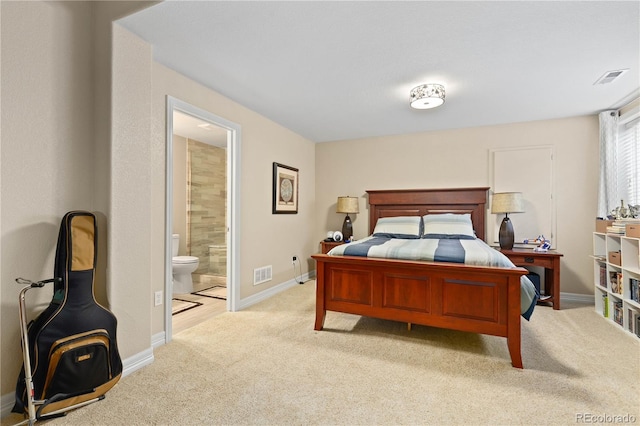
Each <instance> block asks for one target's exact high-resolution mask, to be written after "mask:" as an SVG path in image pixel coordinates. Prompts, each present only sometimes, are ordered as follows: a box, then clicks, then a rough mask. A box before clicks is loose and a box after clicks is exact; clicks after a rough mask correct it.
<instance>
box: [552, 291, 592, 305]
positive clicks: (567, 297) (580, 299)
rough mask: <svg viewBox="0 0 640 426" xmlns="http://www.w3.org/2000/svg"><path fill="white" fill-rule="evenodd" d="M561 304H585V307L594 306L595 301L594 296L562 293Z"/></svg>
mask: <svg viewBox="0 0 640 426" xmlns="http://www.w3.org/2000/svg"><path fill="white" fill-rule="evenodd" d="M560 301H561V302H576V303H584V304H585V305H594V304H595V299H594V296H593V294H577V293H563V292H560Z"/></svg>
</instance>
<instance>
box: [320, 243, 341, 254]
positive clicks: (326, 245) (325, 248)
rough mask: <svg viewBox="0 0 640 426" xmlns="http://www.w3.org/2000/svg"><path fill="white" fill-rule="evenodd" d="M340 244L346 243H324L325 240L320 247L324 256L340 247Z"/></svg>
mask: <svg viewBox="0 0 640 426" xmlns="http://www.w3.org/2000/svg"><path fill="white" fill-rule="evenodd" d="M340 244H344V242H343V241H324V240H323V241H321V242H320V247H321V250H322V254H327V253H329V250H331V249H332V248H334V247H335V246H339V245H340Z"/></svg>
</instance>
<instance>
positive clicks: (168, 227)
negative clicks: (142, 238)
mask: <svg viewBox="0 0 640 426" xmlns="http://www.w3.org/2000/svg"><path fill="white" fill-rule="evenodd" d="M166 122H167V129H166V141H167V143H166V170H165V174H166V183H165V186H166V191H165V193H166V200H165V218H166V223H165V307H166V309H165V342H166V343H168V342H170V341H171V339H172V335H173V315H172V302H173V288H174V285H173V267H172V258H173V253H172V247H173V235H174V234H176V228H175V225H174V218H175V216H176V212H175V211H174V201H175V200H174V191H173V188H174V181H176V182H177V181H179V180H180V178H181V176H174V173H175V172H174V166H175V165H174V154H175V153H174V142H175V143H177V144H178V146H179V144H180V140H179V139H182V138H184V139H192V140H193V142H191V146H192V147H193V152H198V150H203V149H204V150H206V149H207V144H210V145H211V148H212V149H211V150H212V151H216V150H217V151H218V154H216V155H218V156H219V157H220V155H222V157H221V158H224V161H225V164H224V165H223V167H222V169H224V170H226V173H225V178H226V179H223V181H225V182H224V186H225V189H224V191H223V192H221V191H219V192H221V193H223V197H224V199H223V200H221V203H224V205H223V207H221V206H220V205H219V206H218V207H217V208H218V209H219V208H222V211H218V212H217V214H216V215H217V216H220V215H221V214H224V218H223V219H221V218H218V219H217V221H218V222H217V223H212V224H210V225H206V226H205V227H204V228H207V232H203V231H202V229H203V226H202V223H201V218H198V217H195V216H194V217H193V218H190V219H188V220H186V221H185V222H186V224H187V225H186V226H185V227H184V228H178V229H179V230H180V231H181V232H179V233H178V235H180V234H182V235H181V236H180V240H181V242H180V248H181V250H180V251H179V254H180V255H185V254H186V255H196V256H197V257H198V258H199V259H202V261H201V262H200V263H201V264H202V265H199V266H198V270H197V271H194V272H195V274H193V275H192V276H194V277H195V281H196V282H197V286H198V287H197V290H202V289H203V288H204V287H206V285H205V286H203V282H204V283H207V282H217V283H218V284H220V283H221V280H224V283H225V284H226V289H224V290H225V292H226V294H225V298H226V311H235V310H236V307H237V306H238V299H239V289H238V288H237V286H238V282H239V281H238V278H239V272H238V271H239V264H238V255H237V254H238V244H237V243H236V236H237V235H238V231H239V229H238V224H239V217H240V215H239V210H238V194H239V186H238V185H239V182H240V179H239V152H240V150H239V147H240V126H239V125H237V124H235V123H232V122H230V121H228V120H226V119H224V118H222V117H218V116H216V115H215V114H212V113H210V112H208V111H205V110H203V109H201V108H198V107H195V106H193V105H191V104H188V103H186V102H183V101H181V100H179V99H176V98H173V97H171V96H167V115H166ZM183 123H187V126H195V127H196V128H195V129H194V130H193V133H189V130H185V127H182V124H183ZM176 131H178V132H179V133H183V135H181V136H180V137H175V136H174V135H176ZM174 138H175V139H176V140H175V141H174ZM222 150H224V151H226V155H225V154H224V153H223V154H220V152H221V151H222ZM194 155H195V154H194ZM221 161H222V160H221ZM204 169H206V167H205V168H204ZM204 169H203V170H204ZM185 182H186V179H185ZM196 186H197V185H196ZM185 192H186V193H189V191H188V190H185ZM189 196H191V195H189ZM198 196H200V195H198V194H197V193H196V192H194V194H193V197H198ZM204 197H205V198H206V197H207V195H206V194H205V196H204ZM178 201H181V200H178ZM195 202H197V200H196V201H195ZM184 205H185V217H186V216H189V215H190V213H189V212H188V211H186V210H187V206H188V203H184ZM179 219H180V218H179ZM191 219H193V220H191ZM192 221H193V222H194V223H195V225H194V224H191V222H192ZM178 222H180V221H178ZM209 228H211V229H209ZM209 231H211V232H209ZM208 238H209V239H210V241H208V242H207V241H205V240H207V239H208ZM191 243H193V249H191V246H192V245H191ZM194 257H195V256H194ZM222 274H224V277H221V275H222ZM195 285H196V283H194V286H195ZM217 287H219V286H217ZM216 291H217V290H216Z"/></svg>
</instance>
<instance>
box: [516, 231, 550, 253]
mask: <svg viewBox="0 0 640 426" xmlns="http://www.w3.org/2000/svg"><path fill="white" fill-rule="evenodd" d="M523 243H524V244H535V247H534V248H533V251H539V252H545V251H549V249H550V248H551V241H550V240H548V239H546V238H545V237H544V235H538V236H537V237H536V238H530V239H529V238H528V239H526V240H524V241H523Z"/></svg>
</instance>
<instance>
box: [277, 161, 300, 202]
mask: <svg viewBox="0 0 640 426" xmlns="http://www.w3.org/2000/svg"><path fill="white" fill-rule="evenodd" d="M271 212H272V213H273V214H278V213H284V214H287V213H288V214H296V213H298V169H294V168H293V167H289V166H285V165H284V164H279V163H273V209H272V211H271Z"/></svg>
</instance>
